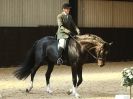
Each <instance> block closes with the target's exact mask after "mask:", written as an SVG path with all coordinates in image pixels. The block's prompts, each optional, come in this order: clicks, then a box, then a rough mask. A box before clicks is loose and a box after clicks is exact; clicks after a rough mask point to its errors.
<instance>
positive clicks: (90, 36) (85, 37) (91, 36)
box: [76, 34, 106, 44]
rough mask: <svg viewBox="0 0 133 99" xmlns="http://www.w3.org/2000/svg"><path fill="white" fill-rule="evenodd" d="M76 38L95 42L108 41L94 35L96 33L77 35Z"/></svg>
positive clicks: (102, 42) (80, 40)
mask: <svg viewBox="0 0 133 99" xmlns="http://www.w3.org/2000/svg"><path fill="white" fill-rule="evenodd" d="M76 39H77V40H78V41H79V42H90V43H91V42H94V43H100V44H104V43H106V42H105V41H104V40H103V39H102V38H101V37H99V36H97V35H94V34H85V35H77V36H76Z"/></svg>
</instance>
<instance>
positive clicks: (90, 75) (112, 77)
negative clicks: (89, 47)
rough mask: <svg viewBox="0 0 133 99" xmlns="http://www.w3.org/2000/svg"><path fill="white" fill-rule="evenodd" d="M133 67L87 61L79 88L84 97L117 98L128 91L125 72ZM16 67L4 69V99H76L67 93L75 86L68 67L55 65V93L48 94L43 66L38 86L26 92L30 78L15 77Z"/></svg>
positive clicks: (0, 94) (0, 84) (0, 97)
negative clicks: (101, 64)
mask: <svg viewBox="0 0 133 99" xmlns="http://www.w3.org/2000/svg"><path fill="white" fill-rule="evenodd" d="M131 66H133V61H130V62H107V63H106V65H105V66H104V67H102V68H101V67H98V66H97V64H96V63H90V64H85V65H84V67H83V79H84V81H83V83H82V84H81V86H80V87H79V88H78V92H79V94H80V95H81V98H80V99H114V97H115V95H116V94H127V93H129V89H128V88H127V89H126V88H124V87H122V86H121V76H122V75H121V71H122V70H123V69H124V68H128V67H131ZM15 69H16V67H12V68H0V99H75V98H74V97H73V96H71V95H67V91H68V90H69V89H70V88H71V87H72V80H71V69H70V67H67V66H55V68H54V71H53V73H52V76H51V87H52V90H53V94H48V93H46V91H45V90H46V83H45V76H44V74H45V72H46V69H47V66H42V67H41V68H40V69H39V70H38V72H37V74H36V76H35V81H34V88H33V89H32V91H31V92H30V93H26V92H25V89H26V88H27V87H28V84H29V82H30V77H29V78H27V79H26V80H24V81H19V80H17V79H16V78H15V77H14V76H13V71H14V70H15Z"/></svg>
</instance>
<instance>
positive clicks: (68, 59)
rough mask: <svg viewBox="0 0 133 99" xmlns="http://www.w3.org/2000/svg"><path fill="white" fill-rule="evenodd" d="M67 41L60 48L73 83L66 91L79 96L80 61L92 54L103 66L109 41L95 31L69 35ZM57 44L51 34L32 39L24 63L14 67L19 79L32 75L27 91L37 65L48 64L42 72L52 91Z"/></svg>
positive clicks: (48, 88)
mask: <svg viewBox="0 0 133 99" xmlns="http://www.w3.org/2000/svg"><path fill="white" fill-rule="evenodd" d="M67 42H68V43H67V47H66V49H65V50H64V52H63V56H62V59H63V64H64V65H67V66H70V67H71V71H72V82H73V87H72V89H70V91H68V94H72V95H74V96H75V97H80V95H79V94H78V92H77V88H78V87H79V85H80V84H81V83H82V81H83V78H82V68H83V64H85V63H86V61H87V60H88V56H92V57H93V58H95V59H96V60H97V63H98V65H99V66H100V67H102V66H104V65H105V59H106V56H107V53H108V50H109V47H110V45H111V44H110V43H107V42H106V41H104V40H103V39H102V38H100V37H99V36H96V35H94V34H84V35H76V36H75V37H72V36H71V37H70V38H69V40H68V41H67ZM57 44H58V41H57V40H56V38H55V37H54V36H45V37H43V38H41V39H39V40H37V41H35V43H34V44H33V46H32V48H31V49H30V50H29V52H28V54H27V57H26V59H25V61H24V63H23V64H22V65H21V66H20V67H19V68H18V69H17V70H15V72H14V75H15V76H16V78H18V79H19V80H22V79H26V78H27V77H28V76H29V75H31V83H30V87H29V88H27V89H26V92H30V91H31V89H32V88H33V81H34V76H35V74H36V71H37V70H38V69H39V67H40V66H42V65H44V64H47V65H48V69H47V71H46V74H45V77H46V84H47V89H46V91H47V92H48V93H52V90H51V89H50V76H51V73H52V71H53V68H54V65H55V64H56V61H57V58H58V48H57Z"/></svg>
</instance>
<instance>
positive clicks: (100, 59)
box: [95, 42, 112, 67]
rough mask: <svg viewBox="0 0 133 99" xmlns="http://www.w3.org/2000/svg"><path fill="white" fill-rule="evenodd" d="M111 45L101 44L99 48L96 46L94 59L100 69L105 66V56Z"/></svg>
mask: <svg viewBox="0 0 133 99" xmlns="http://www.w3.org/2000/svg"><path fill="white" fill-rule="evenodd" d="M111 44H112V43H107V42H105V43H103V44H101V46H99V45H96V48H95V52H96V59H97V63H98V66H100V67H102V66H104V65H105V60H106V56H107V54H108V51H109V47H110V45H111Z"/></svg>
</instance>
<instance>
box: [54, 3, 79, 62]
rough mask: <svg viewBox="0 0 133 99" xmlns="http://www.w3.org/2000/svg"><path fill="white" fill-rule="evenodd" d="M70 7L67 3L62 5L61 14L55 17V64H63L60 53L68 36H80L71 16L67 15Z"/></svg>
mask: <svg viewBox="0 0 133 99" xmlns="http://www.w3.org/2000/svg"><path fill="white" fill-rule="evenodd" d="M70 9H71V6H70V4H69V3H64V4H63V6H62V10H63V12H62V13H61V14H59V15H58V16H57V24H58V31H57V33H56V34H57V40H58V59H57V64H58V65H60V64H62V63H63V60H62V59H61V57H62V52H63V50H64V49H65V47H66V41H67V39H68V38H69V35H76V34H80V30H79V28H78V27H77V26H76V25H75V23H74V21H73V19H72V16H71V15H70V14H69V12H70Z"/></svg>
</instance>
